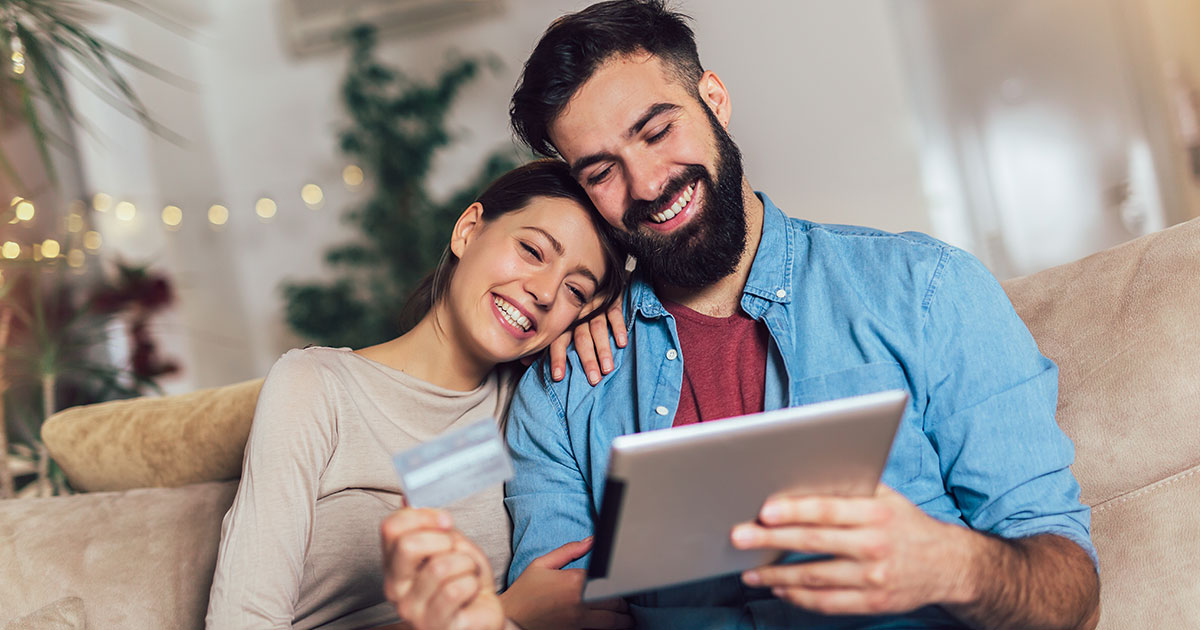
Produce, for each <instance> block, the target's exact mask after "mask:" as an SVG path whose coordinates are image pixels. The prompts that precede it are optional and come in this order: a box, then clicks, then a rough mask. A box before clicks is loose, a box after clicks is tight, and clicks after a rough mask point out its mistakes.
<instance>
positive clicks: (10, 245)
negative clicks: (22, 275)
mask: <svg viewBox="0 0 1200 630" xmlns="http://www.w3.org/2000/svg"><path fill="white" fill-rule="evenodd" d="M20 255H21V246H20V245H18V244H16V243H15V242H13V241H5V242H4V245H3V246H2V247H0V256H4V257H5V258H7V259H9V260H13V259H15V258H16V257H17V256H20Z"/></svg>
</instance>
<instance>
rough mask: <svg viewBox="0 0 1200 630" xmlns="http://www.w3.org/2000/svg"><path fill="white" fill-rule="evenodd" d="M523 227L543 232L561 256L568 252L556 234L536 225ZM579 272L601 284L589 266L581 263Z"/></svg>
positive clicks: (539, 232) (596, 283)
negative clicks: (553, 234) (555, 236)
mask: <svg viewBox="0 0 1200 630" xmlns="http://www.w3.org/2000/svg"><path fill="white" fill-rule="evenodd" d="M521 229H523V230H533V231H534V232H537V233H538V234H541V235H542V236H544V237H546V240H548V241H550V247H551V248H553V249H554V251H555V252H558V255H559V256H562V255H563V254H564V253H565V252H566V250H565V249H563V245H562V243H560V242H558V239H556V238H554V236H552V235H551V234H550V233H549V232H547V231H546V230H543V229H542V228H540V227H537V226H535V225H526V226H524V227H523V228H521ZM579 274H580V275H582V276H583V277H585V278H587V279H588V280H591V281H592V282H593V283H594V284H595V285H596V286H600V280H599V278H597V277H596V274H595V273H593V272H592V270H591V269H588V268H587V267H584V266H582V265H580V266H579Z"/></svg>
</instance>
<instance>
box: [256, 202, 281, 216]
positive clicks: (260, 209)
mask: <svg viewBox="0 0 1200 630" xmlns="http://www.w3.org/2000/svg"><path fill="white" fill-rule="evenodd" d="M278 209H279V206H277V205H275V202H274V201H273V200H271V199H268V198H267V197H263V198H262V199H259V200H258V201H257V202H256V203H255V204H254V212H255V213H257V214H258V216H259V217H261V218H263V219H270V218H271V217H273V216H275V212H276V211H277V210H278Z"/></svg>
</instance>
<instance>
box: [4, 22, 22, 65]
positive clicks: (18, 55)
mask: <svg viewBox="0 0 1200 630" xmlns="http://www.w3.org/2000/svg"><path fill="white" fill-rule="evenodd" d="M10 28H13V29H15V26H10ZM8 47H9V48H10V49H12V57H11V59H12V65H13V66H12V69H13V74H16V75H21V74H25V42H23V41H21V38H20V37H18V36H17V34H16V32H14V33H13V36H12V39H11V40H9V43H8Z"/></svg>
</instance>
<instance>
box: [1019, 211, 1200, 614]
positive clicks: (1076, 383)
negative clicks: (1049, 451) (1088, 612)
mask: <svg viewBox="0 0 1200 630" xmlns="http://www.w3.org/2000/svg"><path fill="white" fill-rule="evenodd" d="M1005 289H1006V290H1007V291H1008V294H1009V297H1010V298H1011V299H1012V302H1013V306H1014V307H1016V309H1017V312H1018V313H1019V314H1020V315H1021V317H1022V318H1023V319H1024V320H1025V323H1026V324H1028V326H1029V329H1030V331H1032V332H1033V336H1034V338H1036V339H1037V342H1038V346H1039V347H1040V348H1041V350H1042V352H1043V353H1044V354H1046V356H1048V357H1050V358H1051V359H1053V360H1054V361H1055V362H1057V363H1058V366H1059V370H1060V372H1059V401H1058V421H1059V424H1060V425H1061V426H1062V428H1063V430H1064V431H1066V433H1067V435H1069V436H1071V438H1072V439H1073V440H1074V441H1075V447H1076V461H1075V466H1074V467H1073V470H1074V472H1075V475H1076V477H1077V478H1078V479H1079V483H1080V485H1081V486H1082V487H1083V500H1084V502H1086V503H1088V504H1089V505H1091V506H1092V508H1093V528H1092V537H1093V539H1094V541H1095V543H1096V547H1097V549H1098V551H1099V555H1100V568H1101V591H1102V595H1101V597H1102V606H1103V609H1104V612H1103V616H1102V621H1101V627H1102V628H1111V629H1117V628H1122V629H1123V628H1132V627H1144V628H1151V627H1153V628H1194V627H1195V620H1197V619H1200V580H1198V579H1197V578H1196V576H1197V575H1198V574H1200V535H1197V534H1200V525H1198V523H1200V507H1198V506H1200V503H1198V502H1197V501H1196V497H1197V496H1198V495H1197V493H1196V489H1197V487H1198V486H1197V475H1196V472H1197V470H1198V466H1200V219H1198V220H1194V221H1191V222H1188V223H1185V224H1182V225H1178V226H1175V227H1173V228H1170V229H1168V230H1164V231H1162V232H1159V233H1156V234H1152V235H1150V236H1145V237H1142V238H1139V239H1137V240H1134V241H1131V242H1129V243H1126V244H1124V245H1120V246H1118V247H1115V248H1113V249H1110V250H1107V251H1104V252H1101V253H1099V254H1095V255H1093V256H1089V257H1088V258H1085V259H1083V260H1079V261H1076V262H1073V263H1070V264H1067V265H1063V266H1061V267H1056V268H1054V269H1050V270H1047V271H1043V272H1041V273H1038V274H1034V275H1032V276H1027V277H1024V278H1017V279H1014V280H1011V281H1009V282H1007V283H1005ZM1151 620H1158V622H1157V623H1155V622H1152V621H1151ZM1183 620H1190V622H1186V623H1185V622H1184V621H1183ZM1189 623H1190V624H1191V625H1189Z"/></svg>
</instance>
